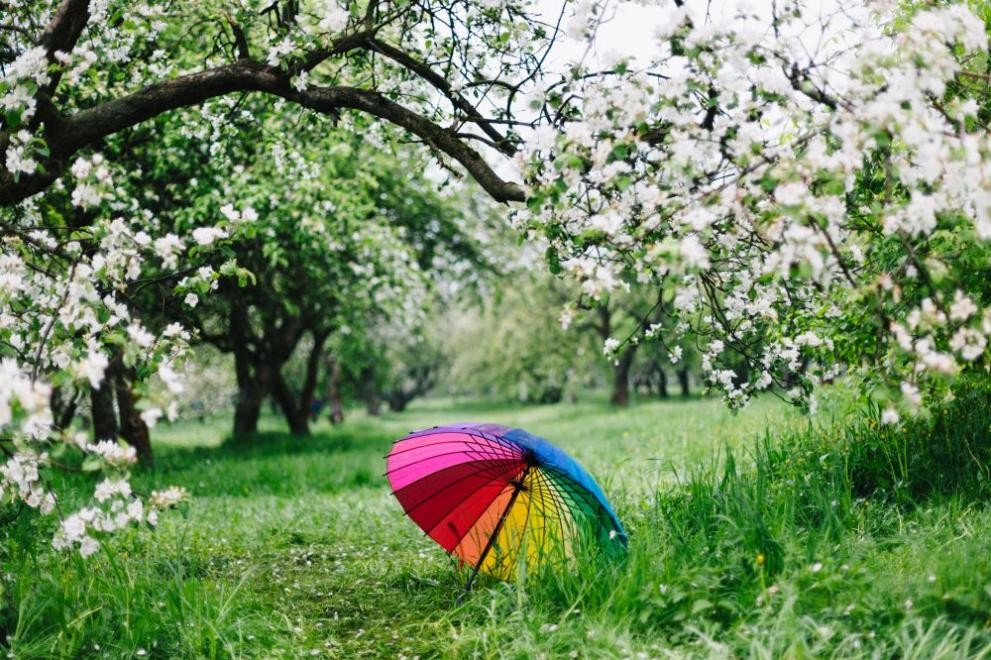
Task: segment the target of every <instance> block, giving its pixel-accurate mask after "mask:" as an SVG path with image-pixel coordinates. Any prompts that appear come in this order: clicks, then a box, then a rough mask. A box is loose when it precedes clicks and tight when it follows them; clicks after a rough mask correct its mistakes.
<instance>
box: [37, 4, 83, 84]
mask: <svg viewBox="0 0 991 660" xmlns="http://www.w3.org/2000/svg"><path fill="white" fill-rule="evenodd" d="M88 21H89V0H62V4H60V5H59V6H58V9H56V10H55V13H54V14H52V20H50V21H49V22H48V25H47V26H46V27H45V31H44V32H43V33H42V34H41V39H39V40H38V43H39V45H40V46H43V47H44V48H45V51H46V53H47V54H48V60H49V61H50V62H54V61H55V52H56V51H62V52H64V53H69V52H72V49H73V48H75V47H76V42H77V41H78V40H79V35H81V34H82V33H83V29H84V28H85V27H86V23H87V22H88ZM61 77H62V72H61V69H56V71H55V72H54V73H52V77H51V81H49V83H48V84H47V85H45V87H44V88H43V91H45V92H46V93H48V94H52V92H53V91H54V90H55V88H56V87H57V86H58V83H59V80H60V79H61Z"/></svg>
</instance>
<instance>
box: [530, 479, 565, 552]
mask: <svg viewBox="0 0 991 660" xmlns="http://www.w3.org/2000/svg"><path fill="white" fill-rule="evenodd" d="M537 477H538V478H539V479H540V482H541V484H542V486H541V489H542V490H543V489H546V490H547V492H548V493H549V494H550V498H551V500H552V501H553V502H554V506H555V507H556V508H557V511H558V513H557V525H558V527H559V528H560V529H561V546H562V547H563V548H566V547H567V541H566V538H565V534H566V533H565V531H564V516H565V514H566V513H567V514H568V515H571V516H572V517H573V516H574V514H573V513H571V507H569V506H568V505H567V504H565V503H564V499H563V498H560V497H558V494H557V491H556V489H554V488H553V487H552V485H551V483H550V481H548V479H547V477H546V476H545V475H544V473H543V471H542V470H537Z"/></svg>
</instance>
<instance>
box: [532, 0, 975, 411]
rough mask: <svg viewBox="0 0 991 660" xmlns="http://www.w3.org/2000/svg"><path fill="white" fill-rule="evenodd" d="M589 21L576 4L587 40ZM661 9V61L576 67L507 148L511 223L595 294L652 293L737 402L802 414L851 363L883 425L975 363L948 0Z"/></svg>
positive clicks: (955, 54)
mask: <svg viewBox="0 0 991 660" xmlns="http://www.w3.org/2000/svg"><path fill="white" fill-rule="evenodd" d="M679 4H680V3H679ZM600 10H601V8H600ZM597 12H599V13H601V12H600V11H599V10H593V9H586V10H585V12H584V14H582V15H581V16H579V17H577V18H576V20H578V19H580V20H579V23H580V24H581V25H579V28H578V32H580V33H582V34H585V35H586V36H587V37H588V38H589V39H590V40H594V31H595V30H594V27H595V23H596V16H597ZM658 12H659V14H660V13H663V15H664V17H665V18H664V20H662V21H659V25H660V28H659V30H658V34H657V44H656V46H657V56H656V58H654V59H653V60H652V61H651V62H650V63H649V64H647V65H644V66H640V65H636V64H635V63H634V62H633V61H630V60H624V59H619V60H618V61H617V63H616V64H615V66H613V67H612V68H611V69H610V70H609V71H608V72H592V71H588V70H585V69H583V68H581V67H576V68H575V70H574V75H573V76H572V77H571V78H569V79H566V80H564V81H562V83H561V84H560V91H559V92H558V94H557V98H558V99H559V100H558V101H557V107H556V108H555V113H554V115H553V116H554V117H555V118H556V119H555V121H553V122H552V123H549V124H548V125H547V126H545V127H543V128H542V129H540V130H538V131H536V132H535V133H534V135H533V136H532V138H531V139H530V140H529V141H528V143H527V145H526V149H525V150H524V153H523V154H521V157H520V160H521V165H522V166H523V167H524V168H525V171H526V174H527V177H528V186H529V191H528V192H529V197H530V200H529V204H528V206H529V214H528V218H527V224H526V227H527V229H528V231H529V233H530V235H531V237H533V238H534V239H536V240H541V241H544V242H545V243H546V244H547V247H548V251H549V254H550V255H551V256H552V261H553V262H555V263H560V265H561V266H562V268H563V269H564V270H566V271H568V272H570V273H572V274H573V275H574V276H575V277H576V278H577V279H578V280H579V281H580V282H581V286H582V290H583V295H584V296H587V297H590V298H593V299H601V298H604V297H608V296H609V295H610V293H611V292H614V291H616V290H618V289H620V288H628V287H629V286H631V285H646V286H653V287H660V288H663V289H664V290H665V291H667V292H669V293H668V294H667V295H668V296H669V298H668V299H670V300H672V303H673V304H672V311H671V314H672V315H673V316H674V317H675V323H676V326H677V327H679V328H680V329H681V330H682V332H686V333H687V332H689V331H691V332H692V333H693V334H694V335H695V336H696V337H698V338H700V339H701V341H702V348H703V355H702V366H703V370H704V372H705V375H706V378H707V380H708V381H709V382H710V383H711V384H712V385H713V386H715V387H718V388H719V389H721V390H722V391H723V392H724V393H725V395H726V397H727V399H728V400H729V402H730V403H731V404H733V405H744V404H745V403H746V402H747V400H748V399H749V397H750V396H752V395H753V394H754V393H755V392H758V391H761V390H766V389H768V388H772V387H775V388H779V389H780V390H781V391H785V392H787V393H789V394H790V395H791V396H792V397H793V398H794V399H795V400H797V401H800V402H804V403H807V404H810V405H813V406H814V395H813V394H812V392H813V390H814V388H815V386H816V385H818V384H820V383H822V382H824V381H830V380H833V379H835V378H837V377H838V376H841V375H843V374H852V375H858V376H859V377H861V378H862V380H863V382H865V383H866V384H868V385H870V386H871V389H872V391H873V392H874V393H875V394H876V395H877V396H878V398H879V400H885V401H888V402H889V403H888V404H887V405H888V406H889V408H888V412H887V413H886V417H885V419H886V421H888V422H892V423H893V422H895V421H897V419H898V410H899V409H900V410H902V411H903V412H905V411H914V410H915V409H917V408H918V407H919V406H920V404H921V403H922V400H923V398H922V397H921V396H920V395H918V394H917V393H919V392H920V391H921V392H923V393H926V392H928V393H931V394H933V395H937V394H938V393H939V392H943V393H945V392H946V391H947V389H946V388H947V383H948V382H950V379H951V378H952V377H953V376H955V375H957V374H959V373H960V372H962V371H964V370H967V369H971V368H975V367H978V366H979V365H980V364H981V363H982V361H983V360H984V358H985V356H986V348H987V343H988V337H989V335H991V311H989V309H988V308H987V307H986V305H987V304H988V301H987V295H986V293H985V292H986V285H985V284H984V283H983V282H982V281H981V280H982V279H983V278H979V277H978V278H975V277H974V276H973V272H972V269H973V263H974V260H977V262H978V263H980V262H981V261H982V260H986V258H987V252H986V244H985V241H986V240H987V239H988V238H991V196H989V192H988V184H987V182H988V181H989V180H991V176H989V174H991V169H989V168H991V140H989V137H988V132H987V130H986V127H984V126H983V125H982V124H981V122H980V117H979V107H980V104H981V103H979V101H980V102H983V101H982V100H981V97H977V98H974V96H975V95H976V94H978V93H979V92H976V91H974V90H972V89H971V88H970V87H969V86H968V84H967V83H968V81H971V80H972V79H975V78H976V79H981V78H980V76H981V75H982V74H981V72H977V73H972V72H971V71H970V70H969V69H968V67H969V66H972V64H971V63H972V62H974V61H981V60H980V58H979V57H978V58H977V59H976V60H975V59H974V55H975V54H980V53H983V52H986V50H987V45H988V44H987V36H986V26H985V25H984V23H983V21H982V20H981V19H980V18H978V17H977V16H975V15H974V14H973V13H972V11H971V10H970V9H969V8H968V7H967V6H966V5H965V4H950V5H947V6H943V5H940V6H938V7H920V8H918V9H914V10H912V11H911V12H909V11H908V10H905V9H902V8H899V7H898V6H892V5H890V4H888V3H884V2H876V3H869V4H868V5H866V6H865V5H864V4H862V3H853V2H840V3H838V7H836V8H835V9H832V8H820V7H819V5H817V4H816V3H810V2H805V1H804V0H793V1H792V2H787V3H781V4H779V5H778V6H767V7H760V6H753V5H744V4H742V3H741V4H740V6H739V8H737V9H727V10H726V11H722V12H719V13H718V15H716V14H715V13H713V14H707V13H706V10H705V6H704V5H702V6H698V7H694V6H692V4H691V3H684V6H681V7H678V6H676V5H675V4H673V3H672V4H670V5H669V6H667V7H664V8H658ZM961 254H967V255H969V257H970V259H971V260H970V261H967V260H961V259H960V258H959V256H960V255H961ZM618 346H619V342H618V341H617V340H612V341H607V342H606V347H605V348H606V352H607V353H612V352H614V351H615V350H616V349H617V348H618ZM741 365H743V366H741ZM864 367H866V368H864Z"/></svg>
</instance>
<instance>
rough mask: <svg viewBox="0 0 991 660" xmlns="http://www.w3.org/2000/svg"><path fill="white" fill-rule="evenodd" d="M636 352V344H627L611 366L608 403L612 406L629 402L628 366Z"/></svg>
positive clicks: (621, 405)
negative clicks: (610, 387)
mask: <svg viewBox="0 0 991 660" xmlns="http://www.w3.org/2000/svg"><path fill="white" fill-rule="evenodd" d="M636 354H637V345H636V344H630V345H628V346H627V347H626V349H625V350H624V351H623V353H622V354H621V355H620V356H619V360H618V361H617V363H616V365H615V366H614V367H613V384H612V397H610V399H609V403H611V404H612V405H614V406H619V407H625V406H627V405H629V403H630V367H632V366H633V358H634V357H635V356H636Z"/></svg>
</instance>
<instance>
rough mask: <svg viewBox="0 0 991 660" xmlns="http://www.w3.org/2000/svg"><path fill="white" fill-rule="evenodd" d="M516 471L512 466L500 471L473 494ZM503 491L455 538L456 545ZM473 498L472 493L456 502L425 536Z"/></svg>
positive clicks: (494, 496) (493, 497)
mask: <svg viewBox="0 0 991 660" xmlns="http://www.w3.org/2000/svg"><path fill="white" fill-rule="evenodd" d="M516 469H519V468H518V467H517V466H513V468H511V469H510V470H504V471H502V472H500V473H499V474H497V475H495V476H494V477H492V478H491V479H489V480H488V481H486V482H485V483H484V484H482V485H481V486H479V487H478V488H476V489H475V493H477V492H478V491H480V490H482V489H483V488H485V487H486V486H488V485H489V484H491V483H492V482H494V481H496V480H497V479H500V478H501V477H504V476H505V475H506V473H507V472H511V471H512V470H516ZM503 490H505V486H503V487H502V488H500V489H499V492H497V493H496V494H495V495H493V496H492V499H491V500H489V501H488V503H487V504H486V505H485V508H484V509H482V511H481V512H479V514H478V515H477V516H476V517H475V519H474V520H472V521H471V524H470V525H467V526H466V527H465V531H464V533H463V534H462V535H461V536H459V537H457V542H458V543H461V541H462V540H464V538H465V536H467V535H468V532H470V531H471V528H472V527H474V526H475V523H477V522H478V521H479V519H480V518H481V517H482V516H484V515H485V512H486V510H488V508H489V506H491V505H492V503H493V502H495V501H496V499H498V497H499V496H500V495H501V494H502V491H503ZM473 496H474V493H473V494H472V495H468V496H466V497H465V498H464V499H462V500H461V501H460V502H458V503H457V504H455V505H454V506H453V507H451V508H450V509H448V511H447V513H445V514H444V516H443V517H442V518H441V519H440V520H438V521H437V522H435V523H434V524H433V525H432V526H431V527H430V529H429V530H427V534H430V532H432V531H434V530H435V529H437V526H438V525H440V524H441V523H442V522H444V520H445V519H447V517H448V516H449V515H451V512H452V511H454V510H455V509H457V508H458V507H459V506H461V505H462V504H464V503H465V501H467V500H469V499H471V498H472V497H473ZM458 543H456V544H455V545H454V547H455V548H456V547H458Z"/></svg>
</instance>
